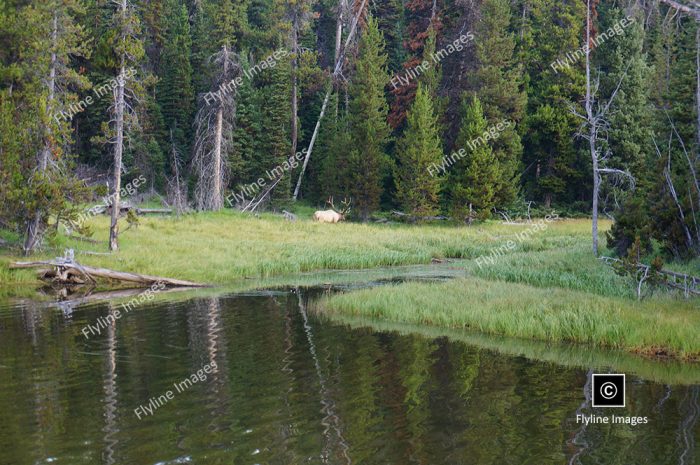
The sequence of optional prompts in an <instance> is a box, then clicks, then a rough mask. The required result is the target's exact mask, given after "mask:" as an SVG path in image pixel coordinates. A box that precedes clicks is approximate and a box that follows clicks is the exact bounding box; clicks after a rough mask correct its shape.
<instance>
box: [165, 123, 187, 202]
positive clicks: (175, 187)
mask: <svg viewBox="0 0 700 465" xmlns="http://www.w3.org/2000/svg"><path fill="white" fill-rule="evenodd" d="M170 147H171V155H172V157H173V161H172V163H173V170H172V174H173V176H174V179H172V180H168V185H169V190H170V197H171V199H170V200H171V201H172V203H173V204H174V207H175V214H176V215H178V216H180V215H181V214H182V212H183V211H184V210H185V204H186V198H187V196H186V194H185V193H183V192H182V184H181V180H180V153H179V151H178V148H177V144H176V143H175V136H174V134H173V130H172V129H170Z"/></svg>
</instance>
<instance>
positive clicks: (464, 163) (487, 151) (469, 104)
mask: <svg viewBox="0 0 700 465" xmlns="http://www.w3.org/2000/svg"><path fill="white" fill-rule="evenodd" d="M462 108H463V117H462V123H461V128H460V131H459V135H458V136H457V141H456V147H460V149H464V151H465V155H464V157H463V158H462V159H461V160H459V161H458V162H457V163H455V166H453V167H452V168H451V170H450V173H451V174H450V189H451V192H450V194H451V195H450V197H451V198H450V207H451V210H452V216H453V217H454V218H456V219H459V220H470V219H471V218H472V212H474V213H475V214H476V216H477V217H479V218H482V219H483V218H488V217H489V216H490V215H491V209H492V208H493V207H494V206H495V196H496V189H495V188H496V185H497V184H496V181H497V179H498V160H496V159H494V155H493V150H492V149H491V146H490V143H489V141H487V140H486V139H485V137H484V135H485V133H486V130H487V128H488V123H487V121H486V118H485V117H484V110H483V107H482V105H481V102H480V101H479V99H478V98H477V97H473V98H472V99H467V98H465V99H464V102H463V104H462Z"/></svg>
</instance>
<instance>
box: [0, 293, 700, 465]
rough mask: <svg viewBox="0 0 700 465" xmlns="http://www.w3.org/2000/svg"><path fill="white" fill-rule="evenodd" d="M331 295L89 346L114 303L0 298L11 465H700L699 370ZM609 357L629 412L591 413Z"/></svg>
mask: <svg viewBox="0 0 700 465" xmlns="http://www.w3.org/2000/svg"><path fill="white" fill-rule="evenodd" d="M326 291H328V289H318V288H301V289H299V288H293V289H283V290H273V291H266V292H248V293H244V294H240V293H239V294H228V295H223V296H207V297H192V298H189V297H188V298H184V299H183V298H180V299H177V300H176V299H172V300H166V301H162V302H158V303H153V304H143V305H140V306H138V307H137V308H136V309H134V310H132V311H130V312H129V313H127V314H124V315H123V316H122V317H121V318H120V319H119V320H118V321H117V322H116V324H113V325H105V327H104V328H100V334H93V335H90V337H89V338H86V337H85V336H84V335H83V333H82V332H81V331H82V330H83V328H84V327H85V325H87V324H91V325H93V326H95V325H96V324H97V322H98V321H104V320H100V318H106V317H107V316H108V315H110V312H114V311H115V310H118V309H119V308H120V306H119V304H117V303H115V302H111V303H110V302H98V303H92V304H88V305H82V306H78V307H75V308H72V307H71V306H66V305H64V306H62V307H55V306H54V307H47V306H46V305H45V304H40V303H35V302H31V301H24V302H22V303H15V304H8V303H5V304H4V306H3V304H0V464H2V465H5V464H8V465H9V464H12V465H15V464H40V463H58V464H61V463H65V464H71V465H72V464H176V463H195V464H280V465H282V464H284V465H287V464H302V463H303V464H320V463H329V464H426V465H427V464H430V465H433V464H454V465H456V464H567V463H581V464H606V465H607V464H654V465H656V464H700V451H699V450H698V446H697V443H698V440H699V439H700V421H699V417H700V399H699V395H700V385H699V384H693V383H697V382H696V381H693V380H694V379H697V378H693V376H694V374H693V373H694V372H693V370H695V369H696V368H692V369H689V370H690V374H687V373H685V376H680V375H679V374H678V373H679V370H680V371H683V370H684V368H683V367H682V366H681V367H678V366H675V365H673V366H670V367H664V366H662V367H661V368H660V369H658V370H652V369H647V368H648V367H647V365H649V364H651V365H653V367H656V368H658V366H659V364H658V363H656V364H654V363H651V362H649V363H648V364H647V362H643V361H640V362H639V364H640V366H637V365H634V364H629V362H625V363H618V361H617V360H618V359H617V358H615V357H616V355H615V354H611V353H606V354H604V353H602V352H595V351H590V350H589V349H587V348H584V347H575V346H570V347H568V348H561V347H559V348H557V347H549V346H546V347H542V346H538V345H537V343H530V342H527V341H519V342H518V343H516V344H515V346H514V345H513V344H514V343H513V342H512V341H510V342H508V341H505V340H501V339H498V338H487V337H483V336H474V335H472V336H467V335H466V333H464V334H461V333H460V332H451V333H439V332H430V331H422V332H421V331H420V330H419V329H416V331H412V330H411V329H410V328H408V329H407V328H403V329H400V330H399V329H397V328H394V327H387V326H382V325H381V324H375V325H373V324H372V323H371V322H352V321H347V320H345V321H338V320H336V321H333V320H329V319H327V318H325V317H323V316H317V315H315V314H314V313H313V312H309V311H308V302H309V300H310V299H313V298H314V297H315V296H318V295H319V294H320V293H321V292H326ZM367 326H369V327H367ZM87 332H88V334H90V333H89V331H87ZM95 332H96V331H95ZM562 350H563V351H564V352H565V353H566V354H568V355H566V356H564V355H560V353H559V352H558V351H562ZM545 355H546V356H545ZM579 355H580V356H579ZM567 357H568V358H567ZM605 357H609V358H605ZM628 359H629V357H628V358H624V357H623V358H622V360H628ZM635 360H636V359H635ZM214 364H215V365H216V368H215V369H214V370H213V371H211V372H210V373H204V372H200V373H201V377H200V378H197V382H196V383H191V385H188V386H187V387H186V388H185V389H183V390H182V392H178V390H177V388H176V387H175V386H174V383H181V382H183V380H185V379H186V378H190V377H191V376H192V374H193V373H196V372H197V371H198V370H201V369H202V368H203V367H205V366H210V367H211V366H212V365H214ZM609 365H612V366H613V367H615V365H617V368H618V369H619V368H620V367H622V368H625V367H630V369H631V370H633V372H632V373H630V372H628V375H627V407H626V408H624V409H595V410H593V409H591V407H590V405H589V403H588V402H587V400H586V396H585V394H584V386H586V384H587V381H588V379H589V376H588V375H589V373H590V372H591V371H594V370H595V371H598V372H600V371H601V370H605V371H607V370H606V369H605V368H604V367H605V366H609ZM661 365H663V364H661ZM605 371H604V372H605ZM647 373H648V374H647ZM669 373H670V374H669ZM202 378H206V379H202ZM651 379H653V381H652V380H651ZM688 379H690V380H691V381H690V382H688V381H687V380H688ZM168 391H172V392H173V396H171V397H172V398H170V399H168V398H167V397H163V398H164V399H166V401H165V402H162V403H160V405H159V406H157V408H155V409H153V413H152V415H147V414H145V413H143V411H142V413H141V417H142V418H141V419H139V418H138V416H137V415H136V414H135V412H134V410H135V409H137V408H138V407H139V406H142V405H144V406H145V405H151V406H152V405H154V404H149V400H152V399H154V398H158V397H159V396H164V395H165V394H166V393H167V392H168ZM157 404H158V401H156V402H155V405H157ZM577 413H580V414H590V413H596V414H599V415H610V414H616V415H625V416H626V415H634V416H642V417H643V416H646V417H648V419H649V423H647V424H642V425H637V426H630V425H619V424H616V425H600V424H596V425H589V426H587V427H584V426H582V425H581V424H580V423H577V422H576V414H577Z"/></svg>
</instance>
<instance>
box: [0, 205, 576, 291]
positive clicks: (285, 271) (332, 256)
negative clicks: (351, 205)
mask: <svg viewBox="0 0 700 465" xmlns="http://www.w3.org/2000/svg"><path fill="white" fill-rule="evenodd" d="M140 223H141V224H140V226H139V227H138V228H136V229H133V228H132V229H130V230H128V231H124V232H122V234H121V236H120V246H121V249H120V250H119V251H118V252H116V253H113V254H110V255H106V256H103V255H99V256H96V255H84V254H83V252H85V251H93V252H106V251H107V250H106V249H107V241H106V238H107V237H108V226H109V224H108V218H106V217H102V216H100V217H96V218H92V219H90V222H89V224H90V225H91V226H92V228H93V229H94V231H95V235H94V238H95V239H98V240H101V241H102V242H101V243H100V244H97V245H95V244H89V243H86V242H80V241H76V240H72V239H68V238H65V237H59V238H58V239H57V243H56V244H55V245H54V249H53V250H50V251H47V252H46V253H43V254H41V255H40V256H39V257H38V258H50V257H55V256H57V255H61V254H62V251H63V249H64V248H69V247H70V248H73V249H75V250H76V257H77V258H78V259H79V260H80V262H81V263H84V264H86V265H92V266H101V267H106V268H112V269H119V270H125V271H132V272H137V273H145V274H154V275H160V276H167V277H174V278H181V279H188V280H192V281H197V282H203V283H211V284H225V283H230V282H232V281H234V280H236V279H240V278H265V277H271V276H279V275H289V274H294V273H300V272H308V271H316V270H338V269H359V268H374V267H383V266H397V265H412V264H420V263H430V261H431V259H433V258H448V257H449V258H475V257H477V256H479V255H482V254H487V253H488V252H489V251H490V249H491V248H492V247H496V246H498V245H499V244H500V243H501V242H502V241H503V238H504V237H508V236H510V235H512V234H513V233H514V231H515V230H516V229H524V227H520V226H518V227H514V226H504V225H501V224H500V223H499V222H491V223H486V224H483V225H480V226H476V227H454V226H448V225H444V226H441V225H422V226H410V225H399V224H394V225H377V224H356V223H341V224H336V225H328V224H317V223H313V222H311V221H310V219H308V218H305V217H303V216H301V217H300V221H297V222H287V221H285V220H284V219H282V218H280V217H278V216H273V215H261V216H260V217H253V216H251V215H246V214H241V213H235V212H231V211H224V212H220V213H199V214H192V215H185V216H183V217H181V218H174V217H173V218H171V217H143V218H141V219H140ZM589 223H590V222H587V221H582V220H572V221H562V222H559V223H556V224H553V225H552V226H551V227H550V229H549V230H548V231H544V232H541V233H538V234H536V235H534V236H533V237H532V238H531V239H530V240H529V241H527V242H526V243H523V244H519V246H518V249H516V252H517V251H518V250H520V251H524V250H537V251H542V250H549V249H559V248H562V247H566V246H569V245H571V244H572V243H578V242H581V241H585V240H586V235H587V234H588V232H587V231H588V229H589ZM122 228H124V225H123V226H122ZM10 259H11V257H9V256H7V255H6V256H5V257H2V258H0V261H4V262H5V263H7V262H8V261H9V260H10ZM2 268H6V267H2ZM0 273H2V274H0V279H3V281H5V280H6V279H10V276H14V277H15V279H19V280H33V278H32V275H30V274H27V273H20V274H12V275H11V274H8V273H7V272H6V271H2V272H0ZM15 282H16V281H15Z"/></svg>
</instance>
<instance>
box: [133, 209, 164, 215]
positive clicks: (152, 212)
mask: <svg viewBox="0 0 700 465" xmlns="http://www.w3.org/2000/svg"><path fill="white" fill-rule="evenodd" d="M172 212H173V210H172V208H137V209H136V213H137V214H138V215H170V214H172Z"/></svg>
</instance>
